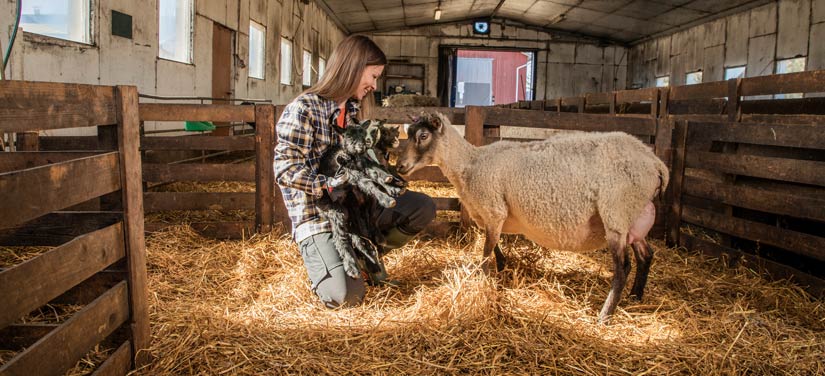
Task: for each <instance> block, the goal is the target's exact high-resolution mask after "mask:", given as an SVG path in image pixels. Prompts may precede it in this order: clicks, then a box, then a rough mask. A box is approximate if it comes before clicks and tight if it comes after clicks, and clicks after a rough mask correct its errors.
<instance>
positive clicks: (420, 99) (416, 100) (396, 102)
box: [382, 94, 440, 107]
mask: <svg viewBox="0 0 825 376" xmlns="http://www.w3.org/2000/svg"><path fill="white" fill-rule="evenodd" d="M439 102H440V101H439V100H438V98H436V97H430V96H427V95H418V94H395V95H391V96H389V97H387V98H384V101H383V104H382V105H383V106H384V107H438V105H439V104H440V103H439Z"/></svg>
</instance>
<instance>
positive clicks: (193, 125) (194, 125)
mask: <svg viewBox="0 0 825 376" xmlns="http://www.w3.org/2000/svg"><path fill="white" fill-rule="evenodd" d="M183 129H185V130H186V131H189V132H203V131H214V130H215V124H212V123H211V122H208V121H187V122H186V125H185V126H184V128H183Z"/></svg>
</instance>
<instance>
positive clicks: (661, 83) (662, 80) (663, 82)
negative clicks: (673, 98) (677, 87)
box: [656, 76, 670, 87]
mask: <svg viewBox="0 0 825 376" xmlns="http://www.w3.org/2000/svg"><path fill="white" fill-rule="evenodd" d="M668 85H670V76H662V77H656V87H667V86H668Z"/></svg>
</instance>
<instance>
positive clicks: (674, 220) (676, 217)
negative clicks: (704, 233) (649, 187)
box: [667, 121, 689, 247]
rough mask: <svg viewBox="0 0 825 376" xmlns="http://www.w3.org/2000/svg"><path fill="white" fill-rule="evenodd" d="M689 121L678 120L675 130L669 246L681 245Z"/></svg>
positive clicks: (671, 171) (671, 172)
mask: <svg viewBox="0 0 825 376" xmlns="http://www.w3.org/2000/svg"><path fill="white" fill-rule="evenodd" d="M688 125H689V124H688V122H687V121H677V122H676V131H675V132H674V136H675V137H674V141H675V142H676V144H675V147H674V148H673V168H672V169H671V170H670V200H669V201H670V211H669V216H668V219H667V227H668V237H667V244H668V245H669V246H671V247H672V246H677V245H679V235H680V233H681V230H680V226H681V221H682V182H683V181H684V177H685V155H686V150H687V134H688Z"/></svg>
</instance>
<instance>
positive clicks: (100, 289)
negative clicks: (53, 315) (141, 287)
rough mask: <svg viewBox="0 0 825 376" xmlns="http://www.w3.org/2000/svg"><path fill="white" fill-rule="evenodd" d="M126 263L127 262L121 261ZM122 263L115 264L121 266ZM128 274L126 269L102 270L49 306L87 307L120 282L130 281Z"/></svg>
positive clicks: (54, 300)
mask: <svg viewBox="0 0 825 376" xmlns="http://www.w3.org/2000/svg"><path fill="white" fill-rule="evenodd" d="M121 261H125V260H121ZM120 264H121V262H120V261H119V262H117V263H115V265H120ZM128 276H129V275H128V272H127V271H126V270H125V269H119V268H117V269H111V267H110V268H109V269H106V270H102V271H100V272H98V273H97V274H95V275H93V276H91V277H89V278H88V279H86V280H85V281H83V282H81V283H80V284H79V285H77V286H75V287H72V288H71V289H69V291H66V292H64V293H63V294H60V296H58V297H56V298H54V299H52V300H50V301H49V304H75V305H86V304H89V303H91V302H92V301H93V300H95V299H97V297H98V296H100V295H102V294H103V293H104V292H106V291H108V290H109V289H110V288H112V287H114V286H115V285H117V284H118V283H120V281H125V280H127V279H128Z"/></svg>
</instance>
